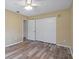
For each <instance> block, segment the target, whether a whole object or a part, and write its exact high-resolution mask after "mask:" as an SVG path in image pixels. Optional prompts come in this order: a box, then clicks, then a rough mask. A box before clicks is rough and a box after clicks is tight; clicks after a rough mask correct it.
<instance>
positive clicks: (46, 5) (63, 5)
mask: <svg viewBox="0 0 79 59" xmlns="http://www.w3.org/2000/svg"><path fill="white" fill-rule="evenodd" d="M33 3H35V4H37V5H38V7H34V8H33V10H30V11H28V10H25V9H24V6H25V0H5V7H6V9H8V10H11V11H13V12H16V11H20V14H22V15H26V16H33V15H38V14H42V13H47V12H54V11H58V10H63V9H67V8H69V7H70V6H71V4H72V0H33Z"/></svg>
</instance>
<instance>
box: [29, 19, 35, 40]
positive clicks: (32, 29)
mask: <svg viewBox="0 0 79 59" xmlns="http://www.w3.org/2000/svg"><path fill="white" fill-rule="evenodd" d="M28 39H30V40H35V20H28Z"/></svg>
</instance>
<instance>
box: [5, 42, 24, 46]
mask: <svg viewBox="0 0 79 59" xmlns="http://www.w3.org/2000/svg"><path fill="white" fill-rule="evenodd" d="M21 42H23V41H19V42H16V43H13V44H10V45H5V47H9V46H12V45H15V44H18V43H21Z"/></svg>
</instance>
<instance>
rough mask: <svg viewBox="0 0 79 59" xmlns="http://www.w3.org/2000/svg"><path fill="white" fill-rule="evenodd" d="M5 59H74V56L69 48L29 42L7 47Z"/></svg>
mask: <svg viewBox="0 0 79 59" xmlns="http://www.w3.org/2000/svg"><path fill="white" fill-rule="evenodd" d="M5 59H72V56H71V53H70V50H69V48H66V47H62V46H57V45H55V44H49V43H45V42H40V41H30V40H28V41H26V42H22V43H19V44H16V45H13V46H10V47H7V48H6V49H5Z"/></svg>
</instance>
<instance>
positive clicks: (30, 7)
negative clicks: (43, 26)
mask: <svg viewBox="0 0 79 59" xmlns="http://www.w3.org/2000/svg"><path fill="white" fill-rule="evenodd" d="M25 9H26V10H32V9H33V7H32V6H31V5H28V6H25Z"/></svg>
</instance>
